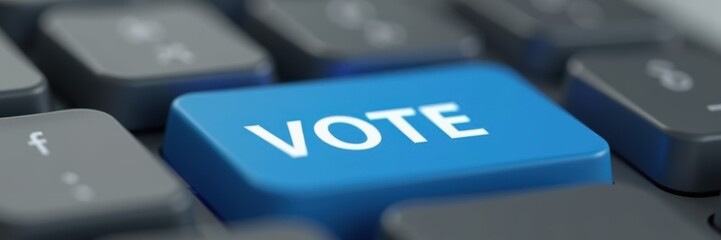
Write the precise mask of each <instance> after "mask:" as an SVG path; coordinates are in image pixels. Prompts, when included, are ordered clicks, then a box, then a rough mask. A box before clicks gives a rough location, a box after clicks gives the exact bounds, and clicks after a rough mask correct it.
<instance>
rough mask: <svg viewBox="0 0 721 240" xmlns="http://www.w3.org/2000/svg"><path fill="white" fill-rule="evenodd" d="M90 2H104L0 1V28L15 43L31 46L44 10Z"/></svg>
mask: <svg viewBox="0 0 721 240" xmlns="http://www.w3.org/2000/svg"><path fill="white" fill-rule="evenodd" d="M92 1H104V0H0V27H2V28H4V29H5V30H6V31H7V33H8V35H10V37H11V38H12V39H13V40H15V42H17V43H18V44H21V46H22V47H26V46H29V45H30V44H31V41H32V37H33V35H34V33H35V31H36V29H37V19H38V16H39V15H40V14H41V13H42V12H43V11H44V10H45V9H47V8H48V7H50V6H53V5H56V4H69V3H86V2H92ZM108 1H113V0H108ZM116 1H117V0H116Z"/></svg>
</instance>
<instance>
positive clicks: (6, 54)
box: [0, 32, 50, 117]
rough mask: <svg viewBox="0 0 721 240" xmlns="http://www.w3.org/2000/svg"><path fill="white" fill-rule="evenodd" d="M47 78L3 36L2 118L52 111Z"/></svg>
mask: <svg viewBox="0 0 721 240" xmlns="http://www.w3.org/2000/svg"><path fill="white" fill-rule="evenodd" d="M48 92H49V91H48V86H47V82H46V81H45V77H44V76H43V75H42V74H41V73H40V72H39V71H38V70H37V69H35V67H34V66H33V65H32V64H30V63H29V61H28V60H27V59H25V57H24V56H22V54H21V53H20V51H19V50H18V49H16V48H15V46H14V45H13V44H12V43H11V42H10V40H9V39H7V38H6V37H5V35H4V34H2V32H0V117H7V116H15V115H22V114H30V113H37V112H44V111H47V110H48V109H49V105H50V103H49V100H48V98H49V96H48V95H49V94H48Z"/></svg>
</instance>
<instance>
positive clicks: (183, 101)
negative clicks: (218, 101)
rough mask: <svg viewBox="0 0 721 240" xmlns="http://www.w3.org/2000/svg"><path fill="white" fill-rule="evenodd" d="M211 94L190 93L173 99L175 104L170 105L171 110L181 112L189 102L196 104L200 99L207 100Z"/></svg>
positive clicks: (203, 92) (201, 92)
mask: <svg viewBox="0 0 721 240" xmlns="http://www.w3.org/2000/svg"><path fill="white" fill-rule="evenodd" d="M217 91H222V90H216V91H210V92H211V94H210V95H212V93H213V92H217ZM208 95H209V94H207V93H206V91H200V92H189V93H184V94H181V95H180V96H178V97H176V98H175V99H173V102H172V103H171V104H170V109H171V110H181V109H184V108H185V106H186V105H187V104H188V102H194V101H197V99H199V98H205V97H206V96H208Z"/></svg>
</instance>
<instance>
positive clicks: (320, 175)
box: [164, 63, 612, 239]
mask: <svg viewBox="0 0 721 240" xmlns="http://www.w3.org/2000/svg"><path fill="white" fill-rule="evenodd" d="M451 103H453V104H455V105H457V106H458V107H459V109H458V111H446V112H443V113H441V115H442V118H445V119H448V118H451V117H459V116H464V115H465V116H466V117H467V118H468V120H470V121H469V122H466V123H459V124H451V125H452V126H453V128H455V129H457V131H472V130H478V129H481V128H483V129H484V130H486V131H487V132H488V134H486V135H472V134H471V135H472V136H470V137H461V138H455V139H454V138H451V136H450V135H449V134H447V133H446V131H444V130H442V129H441V128H440V127H439V126H438V125H437V124H434V122H433V121H432V120H431V118H430V117H428V116H427V115H426V114H424V113H422V111H421V107H422V106H428V105H434V104H435V105H436V106H438V105H437V104H446V105H445V106H449V105H450V104H451ZM399 108H408V109H411V110H409V111H412V112H414V113H415V115H413V116H407V117H405V118H404V119H405V120H406V121H407V123H408V124H410V125H411V126H412V127H413V128H414V129H415V130H416V131H417V132H418V134H420V135H421V136H422V137H423V138H425V140H426V142H419V143H414V142H413V141H411V138H410V137H409V136H407V135H406V134H404V133H403V132H402V131H400V130H399V128H397V127H396V126H395V125H394V124H392V123H391V122H390V121H389V120H387V119H379V120H370V119H369V118H368V117H367V116H366V113H367V112H369V111H378V110H387V109H399ZM408 109H406V110H408ZM334 115H338V116H348V117H352V118H355V119H358V120H360V121H363V122H366V123H368V124H369V125H372V126H373V127H372V128H374V129H377V131H378V133H379V134H380V136H381V140H380V143H378V144H377V145H376V146H375V147H373V148H369V149H367V150H345V149H341V148H338V147H334V146H331V145H329V144H328V143H326V141H323V140H321V138H320V137H319V136H318V135H317V134H316V131H315V130H314V124H316V122H318V121H319V120H320V119H323V118H325V117H329V116H334ZM459 119H460V120H463V119H462V118H456V119H455V120H459ZM288 121H300V122H301V125H302V130H303V131H302V132H303V136H304V138H303V139H304V140H305V143H306V146H307V156H301V157H297V156H296V157H295V158H294V157H292V156H291V155H289V154H287V153H286V152H284V151H281V150H280V149H279V148H278V147H276V146H274V145H273V144H270V143H269V142H268V141H266V140H264V139H263V138H261V137H259V136H258V135H256V134H254V133H253V132H251V131H250V130H249V129H247V128H246V127H247V126H254V125H259V126H260V127H262V128H263V129H265V130H266V131H267V132H269V133H271V134H273V135H274V136H277V138H279V139H280V140H282V141H283V142H285V143H287V144H288V145H291V142H292V141H291V134H290V130H289V126H288V123H287V122H288ZM321 128H322V127H321ZM329 132H330V133H331V134H332V135H333V136H335V137H336V138H338V139H339V140H341V141H344V142H347V143H349V144H357V143H363V142H366V141H367V140H369V137H367V136H366V135H365V134H363V132H362V131H361V130H359V128H357V127H353V126H351V125H349V124H344V123H338V124H333V125H331V126H330V127H329ZM476 133H478V132H476ZM165 144H166V145H165V147H164V154H165V157H166V159H167V160H168V162H169V163H170V164H171V165H172V166H173V167H174V168H175V169H176V170H177V172H179V173H180V174H181V175H182V176H183V178H184V179H186V180H187V181H188V183H189V184H190V185H191V187H193V188H194V190H195V191H196V192H197V194H199V195H200V197H202V198H203V199H204V200H205V201H206V203H208V204H209V205H210V207H211V208H212V209H213V210H214V211H216V212H217V213H218V214H219V215H220V216H221V217H222V218H224V219H225V220H242V219H245V218H248V217H255V216H259V215H270V214H290V215H300V216H305V217H308V218H312V219H315V220H317V221H320V222H322V223H325V224H327V225H328V226H329V227H331V228H332V229H333V230H335V231H336V232H337V233H339V234H340V235H341V236H342V237H346V238H355V239H363V238H367V237H369V236H368V235H367V234H369V233H372V230H373V229H374V227H375V224H377V219H378V214H379V213H380V212H381V211H382V210H383V208H385V207H387V206H388V205H389V204H391V203H394V202H397V201H400V200H405V199H410V198H418V197H438V196H448V195H458V194H476V193H491V192H497V191H504V190H518V189H529V188H540V187H550V186H561V185H570V184H586V183H611V181H612V179H611V170H610V169H611V166H610V157H609V156H610V155H609V149H608V145H607V144H606V142H605V141H604V140H603V139H602V138H600V137H599V136H597V135H596V134H595V133H593V132H592V131H590V130H589V129H587V128H586V127H585V126H583V125H582V124H581V123H579V122H578V121H576V120H575V119H574V118H573V117H571V116H570V115H569V114H567V113H566V112H565V111H564V110H562V109H561V108H559V107H558V106H556V105H555V104H554V103H552V102H551V101H550V100H548V99H546V98H545V97H544V96H542V95H541V94H540V93H538V92H536V91H535V90H533V89H532V88H531V87H530V86H527V84H526V83H525V82H524V81H523V79H522V78H521V77H519V76H518V75H516V74H515V73H514V72H512V71H511V70H509V69H507V68H505V67H502V66H498V65H495V64H490V63H464V64H457V65H447V66H441V67H434V68H427V69H418V70H410V71H402V72H394V73H385V74H376V75H365V76H355V77H346V78H338V79H333V80H327V81H325V80H324V81H316V82H313V83H306V84H292V85H281V86H274V87H263V88H254V89H241V90H228V91H215V92H206V93H195V94H190V95H186V96H183V97H181V98H179V99H178V100H176V101H175V103H174V104H173V107H172V110H171V114H170V120H169V123H168V127H167V131H166V141H165ZM294 146H296V147H297V146H299V144H297V142H296V144H295V145H294ZM364 234H366V235H364Z"/></svg>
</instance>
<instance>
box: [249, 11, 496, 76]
mask: <svg viewBox="0 0 721 240" xmlns="http://www.w3.org/2000/svg"><path fill="white" fill-rule="evenodd" d="M248 5H249V7H248V12H249V18H251V19H250V20H249V23H247V24H246V25H247V26H246V29H248V30H249V31H250V32H251V33H253V35H254V36H256V37H257V38H258V39H261V40H262V42H263V43H264V44H266V46H267V47H268V49H269V50H270V51H271V53H272V54H273V55H274V56H275V60H276V61H277V63H278V70H279V74H281V76H283V77H285V78H289V79H302V78H310V77H320V76H337V75H347V74H353V73H361V72H369V71H378V70H384V69H391V68H399V67H409V66H415V65H422V64H430V63H437V62H447V61H454V60H463V59H468V58H472V57H475V56H477V55H479V54H480V51H481V50H482V49H481V44H480V41H479V40H478V39H477V38H476V37H475V36H473V35H472V34H470V33H469V32H468V31H466V29H464V27H463V26H462V25H458V24H456V23H455V22H454V21H452V20H450V19H448V18H447V16H440V15H438V14H436V13H434V12H432V11H429V10H428V9H424V8H422V7H418V6H414V5H412V4H407V3H405V2H401V1H387V0H319V1H294V0H268V1H249V2H248Z"/></svg>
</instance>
